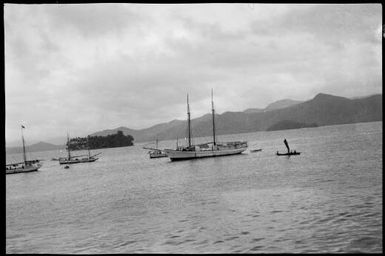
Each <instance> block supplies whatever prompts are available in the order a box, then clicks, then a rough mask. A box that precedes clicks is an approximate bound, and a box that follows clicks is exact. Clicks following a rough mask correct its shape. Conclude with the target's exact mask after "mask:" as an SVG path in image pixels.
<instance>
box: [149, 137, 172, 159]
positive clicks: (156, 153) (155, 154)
mask: <svg viewBox="0 0 385 256" xmlns="http://www.w3.org/2000/svg"><path fill="white" fill-rule="evenodd" d="M155 144H156V147H155V148H149V147H143V148H144V149H150V151H148V154H149V155H150V158H161V157H167V154H166V153H165V152H164V151H163V150H161V149H159V148H158V139H156V142H155Z"/></svg>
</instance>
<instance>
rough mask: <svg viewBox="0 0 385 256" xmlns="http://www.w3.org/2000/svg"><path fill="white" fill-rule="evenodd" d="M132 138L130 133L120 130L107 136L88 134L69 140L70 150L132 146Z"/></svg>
mask: <svg viewBox="0 0 385 256" xmlns="http://www.w3.org/2000/svg"><path fill="white" fill-rule="evenodd" d="M133 141H134V138H133V137H132V136H131V135H124V134H123V132H122V131H120V130H119V131H117V133H116V134H110V135H107V136H88V137H85V138H81V137H77V138H73V139H71V140H70V144H69V148H70V150H83V149H87V148H88V147H89V148H90V149H98V148H116V147H126V146H132V145H134V143H133Z"/></svg>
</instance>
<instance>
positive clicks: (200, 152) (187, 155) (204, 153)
mask: <svg viewBox="0 0 385 256" xmlns="http://www.w3.org/2000/svg"><path fill="white" fill-rule="evenodd" d="M211 106H212V121H213V141H212V142H208V143H203V144H199V145H192V143H191V120H190V106H189V101H188V94H187V126H188V146H184V147H177V148H176V149H164V151H165V152H166V154H167V155H168V157H169V158H170V160H171V161H176V160H188V159H196V158H203V157H216V156H228V155H235V154H240V153H242V152H243V151H245V150H246V149H247V141H230V142H221V143H220V142H217V141H216V138H215V111H214V101H213V91H212V90H211Z"/></svg>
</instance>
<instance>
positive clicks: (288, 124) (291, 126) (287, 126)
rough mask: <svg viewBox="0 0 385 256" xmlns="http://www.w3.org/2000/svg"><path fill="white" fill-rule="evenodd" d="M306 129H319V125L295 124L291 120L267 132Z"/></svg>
mask: <svg viewBox="0 0 385 256" xmlns="http://www.w3.org/2000/svg"><path fill="white" fill-rule="evenodd" d="M306 127H318V125H317V124H316V123H310V124H309V123H300V122H295V121H290V120H283V121H280V122H278V123H276V124H273V125H272V126H270V127H269V128H267V131H277V130H286V129H299V128H306Z"/></svg>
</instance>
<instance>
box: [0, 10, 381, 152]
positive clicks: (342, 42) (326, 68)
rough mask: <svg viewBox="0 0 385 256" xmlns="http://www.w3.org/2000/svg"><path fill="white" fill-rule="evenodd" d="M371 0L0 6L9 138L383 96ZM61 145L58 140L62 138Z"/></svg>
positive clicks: (377, 17)
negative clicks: (351, 0)
mask: <svg viewBox="0 0 385 256" xmlns="http://www.w3.org/2000/svg"><path fill="white" fill-rule="evenodd" d="M381 24H382V10H381V5H380V4H331V5H327V4H321V5H316V4H308V5H305V4H232V3H229V4H213V3H211V4H210V3H207V4H130V3H127V4H34V5H33V4H5V5H4V36H5V39H4V42H5V114H6V116H5V128H6V131H5V132H6V144H7V146H8V145H10V144H13V143H14V142H16V143H17V144H20V142H19V141H20V136H21V129H20V125H21V124H23V125H24V126H25V128H26V129H24V130H23V132H24V136H25V137H26V140H27V141H29V142H38V141H48V140H49V139H50V138H57V137H66V135H67V133H69V134H70V135H71V137H77V136H80V137H81V136H86V135H88V134H91V133H94V132H97V131H101V130H105V129H114V128H117V127H120V126H125V127H128V128H131V129H143V128H148V127H151V126H153V125H156V124H159V123H164V122H169V121H172V120H175V119H179V120H185V119H186V116H187V114H186V95H187V94H189V100H190V110H191V118H197V117H199V116H202V115H204V114H206V113H209V112H210V110H211V89H213V91H214V104H215V110H216V113H218V114H221V113H224V112H226V111H244V110H246V109H248V108H264V107H266V106H267V105H268V104H270V103H272V102H274V101H277V100H281V99H293V100H310V99H311V98H313V97H314V96H315V95H316V94H318V93H327V94H333V95H337V96H343V97H348V98H352V97H360V96H367V95H372V94H377V93H382V36H383V35H382V26H381ZM63 143H65V141H63Z"/></svg>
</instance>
